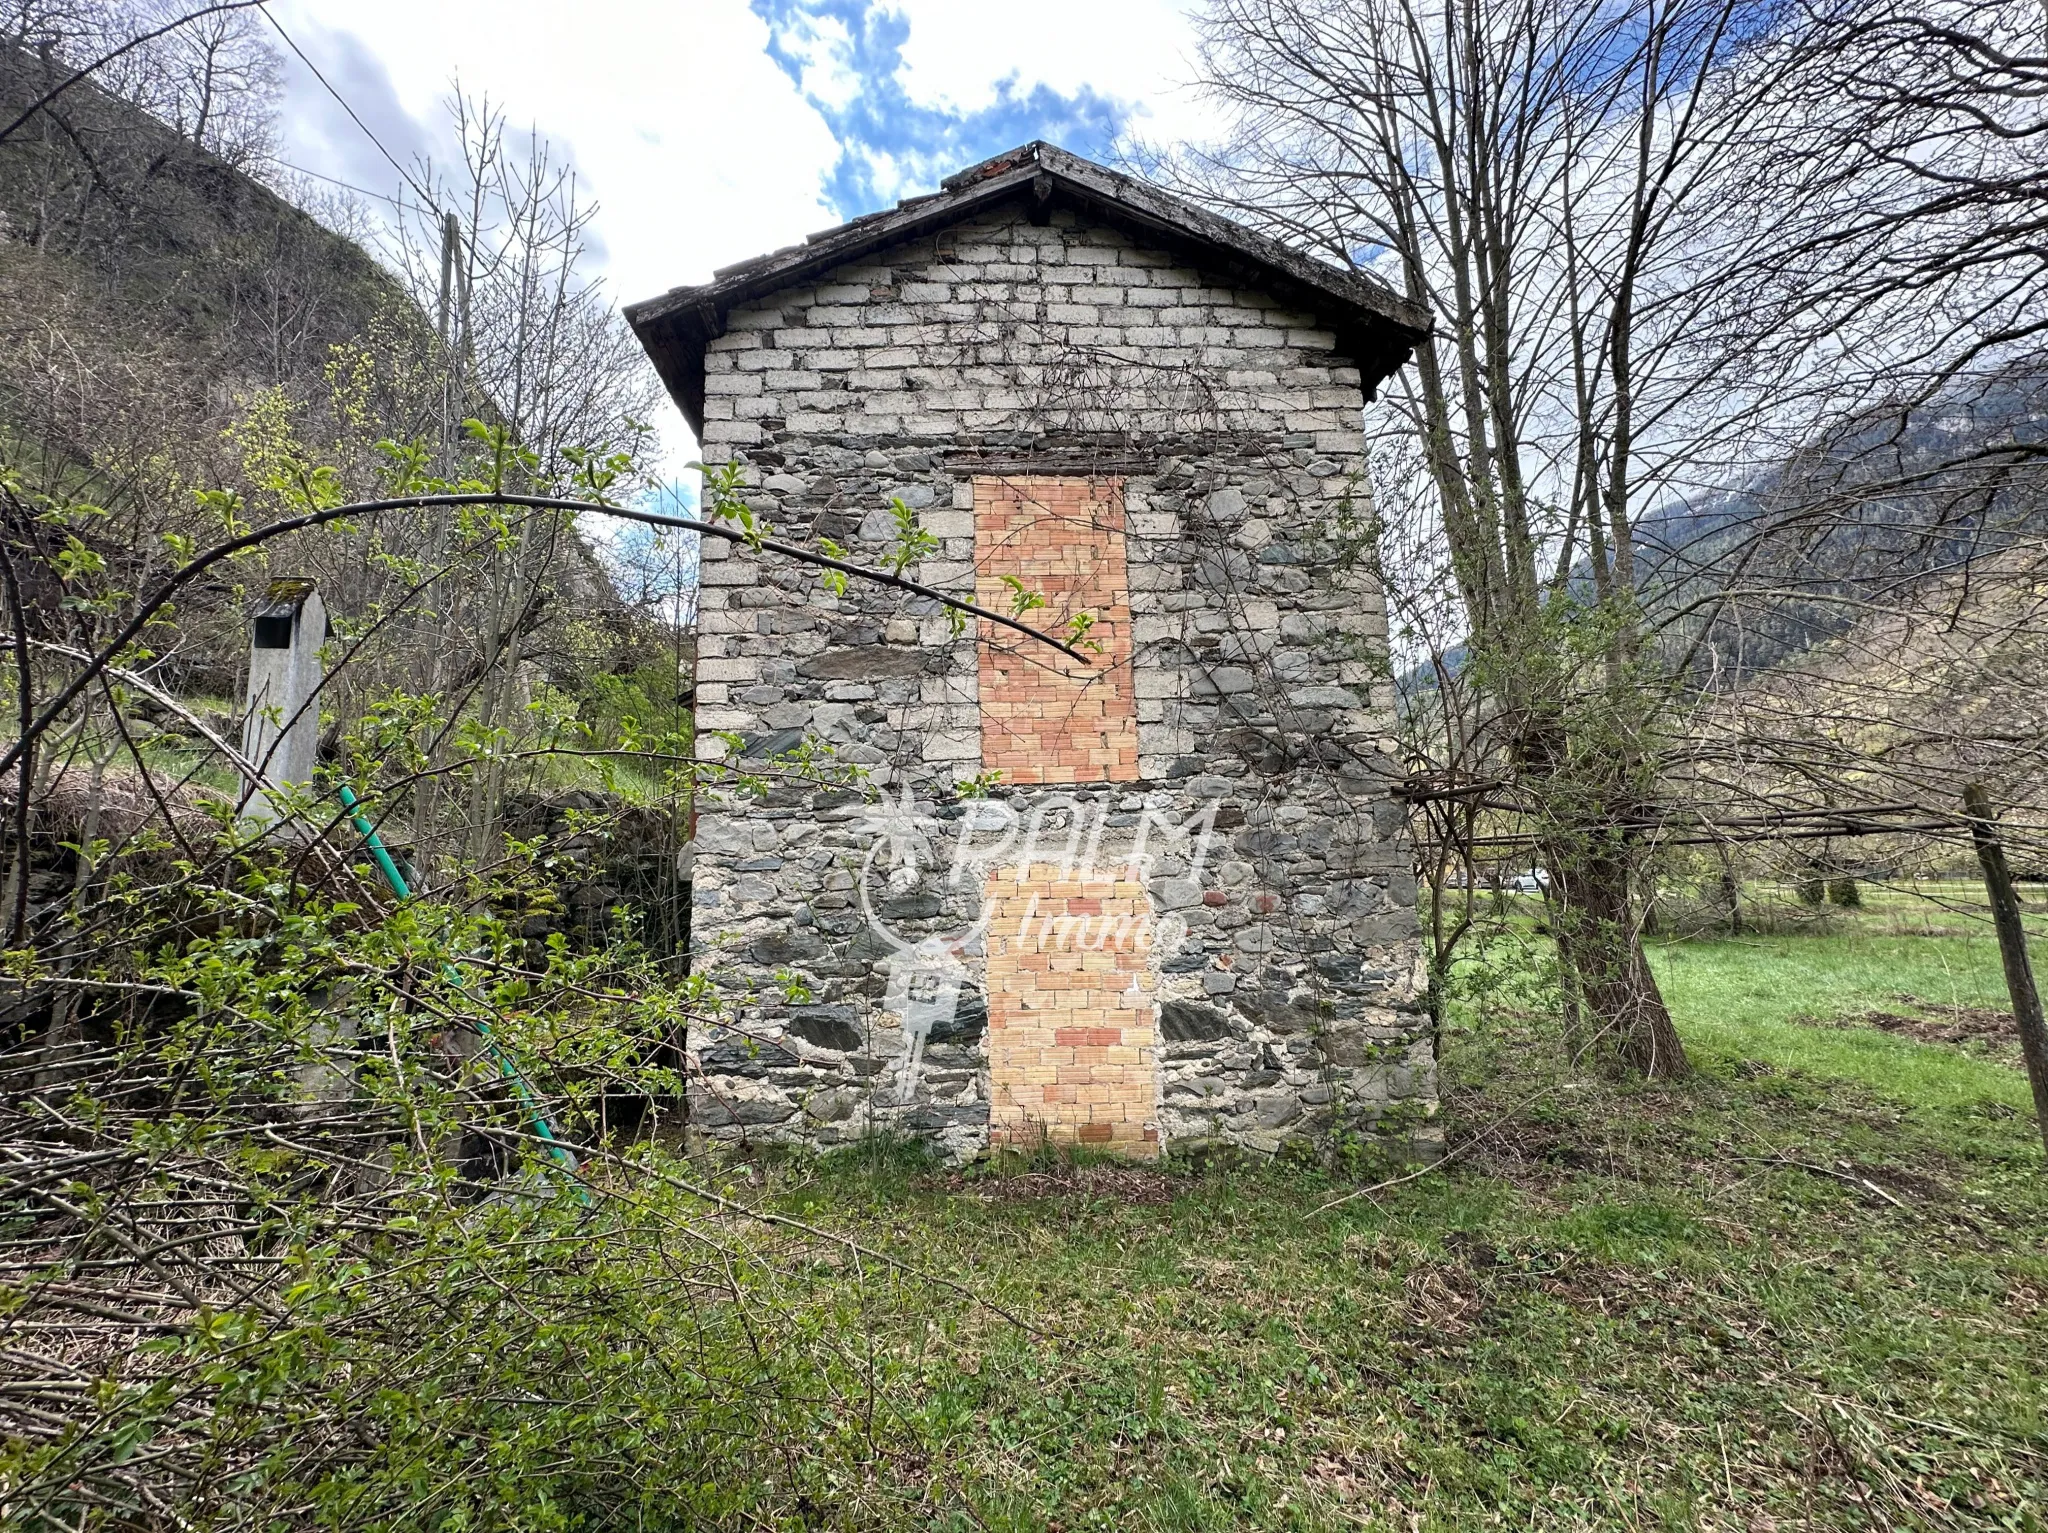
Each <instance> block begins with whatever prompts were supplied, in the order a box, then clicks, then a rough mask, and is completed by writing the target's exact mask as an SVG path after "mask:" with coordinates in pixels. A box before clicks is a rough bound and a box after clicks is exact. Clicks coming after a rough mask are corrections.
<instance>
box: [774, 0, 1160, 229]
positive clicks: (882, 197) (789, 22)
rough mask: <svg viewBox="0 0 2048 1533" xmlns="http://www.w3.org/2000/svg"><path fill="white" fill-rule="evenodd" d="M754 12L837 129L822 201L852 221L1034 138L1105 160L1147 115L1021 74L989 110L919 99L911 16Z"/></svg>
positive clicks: (831, 10) (859, 5) (799, 2)
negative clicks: (911, 66)
mask: <svg viewBox="0 0 2048 1533" xmlns="http://www.w3.org/2000/svg"><path fill="white" fill-rule="evenodd" d="M749 9H750V10H752V11H753V13H754V14H755V15H756V16H758V17H760V18H761V20H762V21H764V22H766V23H767V25H768V47H767V52H768V56H769V57H770V58H771V59H773V60H774V61H775V63H776V65H777V67H779V68H780V69H781V70H782V72H783V73H784V74H785V75H787V76H789V79H790V81H791V83H792V84H794V85H795V86H796V87H797V90H798V91H799V93H800V94H801V95H802V96H803V99H804V101H805V102H806V103H807V104H808V105H809V106H810V107H812V108H813V109H814V110H815V111H816V112H817V113H818V115H819V116H820V117H822V118H823V119H824V120H825V125H826V126H827V127H828V128H830V129H831V130H832V136H833V139H834V140H835V142H836V143H837V144H838V146H839V157H838V158H837V159H836V160H835V161H834V162H833V164H832V167H831V169H830V171H829V172H828V173H827V175H826V178H825V188H824V195H825V200H826V202H827V203H828V204H829V205H830V207H831V208H832V210H833V211H834V212H836V213H838V214H839V215H840V216H841V217H843V218H852V217H854V216H856V215H858V214H861V213H867V212H872V211H873V210H874V209H876V208H879V207H885V206H887V205H888V204H890V203H892V202H894V201H895V200H896V199H897V198H899V197H902V196H905V195H909V194H913V193H916V192H920V191H929V190H930V189H931V188H932V187H934V186H936V185H937V183H938V182H939V180H940V179H941V178H942V177H944V176H947V175H950V174H951V173H952V172H953V171H955V170H958V169H959V168H960V167H961V166H963V165H971V164H973V163H975V162H976V161H977V160H984V159H987V158H988V157H989V156H990V155H992V154H997V153H1000V152H1001V151H1002V150H1005V149H1009V148H1013V147H1015V146H1016V145H1018V144H1023V143H1028V142H1030V141H1031V140H1032V139H1035V138H1043V139H1048V140H1050V141H1052V142H1054V143H1057V144H1059V145H1060V146H1061V147H1063V148H1066V149H1071V150H1073V151H1074V152H1075V153H1076V154H1082V155H1086V156H1088V157H1089V158H1090V159H1103V158H1106V157H1107V156H1109V155H1110V154H1112V153H1114V151H1115V148H1116V145H1117V141H1118V140H1119V139H1120V138H1121V137H1122V136H1123V135H1124V133H1125V131H1126V129H1128V128H1129V127H1130V125H1131V122H1132V118H1133V117H1134V116H1135V115H1137V114H1138V112H1139V111H1140V108H1138V107H1136V106H1135V104H1134V103H1133V102H1132V101H1131V100H1130V99H1128V98H1126V97H1122V96H1119V95H1116V94H1111V93H1109V92H1108V91H1105V90H1103V89H1100V88H1098V87H1097V86H1096V85H1094V84H1091V83H1086V82H1084V83H1082V84H1080V85H1079V86H1077V87H1076V88H1074V89H1072V90H1069V91H1062V90H1058V89H1056V88H1054V87H1053V86H1051V85H1048V84H1047V83H1046V82H1045V81H1043V80H1034V81H1030V82H1026V81H1025V80H1024V79H1023V78H1022V74H1021V71H1019V70H1017V69H1012V70H1010V71H1009V72H1008V73H1007V74H1004V75H1003V76H1001V77H1000V78H998V79H997V80H995V81H994V83H993V94H992V96H991V98H990V99H989V100H988V101H987V102H986V104H983V105H977V106H972V107H962V106H958V105H955V104H952V103H950V102H946V101H943V100H940V101H925V100H920V99H918V97H917V96H916V95H915V94H914V93H913V91H912V89H911V87H910V84H909V81H908V80H907V79H906V70H905V61H904V50H905V48H906V47H907V46H908V45H909V43H910V41H911V22H910V18H909V17H908V16H907V15H905V14H904V13H903V12H901V11H899V10H896V9H893V8H892V7H891V6H890V5H888V4H887V3H885V0H752V3H751V5H750V6H749ZM999 37H1000V34H998V38H999Z"/></svg>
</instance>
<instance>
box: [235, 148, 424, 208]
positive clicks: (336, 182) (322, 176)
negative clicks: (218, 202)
mask: <svg viewBox="0 0 2048 1533" xmlns="http://www.w3.org/2000/svg"><path fill="white" fill-rule="evenodd" d="M270 158H271V163H272V164H274V165H279V166H282V167H283V168H284V169H286V170H292V171H297V172H298V173H299V174H300V175H302V176H311V177H312V178H313V179H314V180H315V181H325V182H326V183H327V184H328V185H329V186H338V187H340V188H341V189H342V190H343V191H345V192H354V193H355V194H356V195H357V196H359V197H374V198H376V199H377V201H379V202H388V203H390V204H391V205H392V206H393V207H394V208H397V209H398V210H399V212H401V213H403V212H406V211H407V210H408V209H410V208H411V207H412V204H411V203H409V202H407V201H406V200H405V199H404V198H403V197H394V196H392V195H391V194H390V193H389V192H373V191H371V190H370V189H369V188H368V187H367V186H357V185H356V184H355V183H354V182H353V181H344V180H342V179H341V178H340V177H339V176H330V175H328V174H327V173H326V172H325V171H319V170H309V169H307V168H306V167H305V166H304V165H295V164H293V163H292V162H291V161H290V160H286V159H280V158H278V157H277V156H276V155H272V156H271V157H270Z"/></svg>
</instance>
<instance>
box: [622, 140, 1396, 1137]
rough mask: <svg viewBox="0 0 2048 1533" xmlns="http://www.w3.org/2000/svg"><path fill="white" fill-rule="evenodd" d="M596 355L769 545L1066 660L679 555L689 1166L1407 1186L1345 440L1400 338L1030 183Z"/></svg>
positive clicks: (1176, 214)
mask: <svg viewBox="0 0 2048 1533" xmlns="http://www.w3.org/2000/svg"><path fill="white" fill-rule="evenodd" d="M628 316H629V318H630V320H631V322H632V324H633V326H634V329H635V330H636V331H637V333H638V334H639V336H640V338H641V340H642V342H643V343H644V344H645V346H646V347H647V350H648V352H649V354H650V355H651V356H652V357H653V359H654V361H655V364H656V366H657V367H658V368H659V369H660V372H661V375H662V377H663V379H664V380H665V382H666V383H667V385H668V388H669V390H670V392H671V393H672V394H673V395H674V397H675V399H676V401H677V403H678V404H679V405H680V406H681V407H682V409H683V412H684V413H685V415H687V416H688V418H689V420H690V423H691V425H692V426H693V427H694V428H695V429H696V431H697V433H698V435H699V438H700V439H701V441H702V443H703V451H704V458H705V461H706V463H707V464H708V465H720V464H737V465H739V466H740V468H741V471H742V474H743V480H742V482H743V483H744V485H745V486H747V489H746V491H745V495H746V501H747V504H748V506H749V507H750V508H751V509H752V510H753V511H754V513H755V514H756V515H758V516H760V517H764V518H765V519H766V520H767V521H768V522H769V523H770V524H772V527H773V529H774V532H775V535H776V536H779V537H783V538H788V539H795V540H813V541H815V542H816V543H817V544H818V545H819V546H825V544H826V540H829V542H830V544H831V545H834V546H843V547H844V548H845V549H847V550H848V551H849V552H850V554H851V556H852V557H854V558H856V559H859V560H862V561H864V562H869V563H873V562H876V561H879V560H883V559H887V558H889V557H890V556H891V553H892V550H894V551H897V552H898V553H900V554H901V555H902V556H904V557H914V558H915V562H914V563H913V564H911V565H910V566H909V568H908V569H907V571H906V573H907V574H908V575H909V576H910V577H912V578H913V579H915V580H917V581H919V582H921V583H923V584H925V585H927V586H930V587H933V588H936V589H939V590H942V591H944V592H947V593H949V594H953V595H957V596H959V597H963V598H967V599H971V600H975V601H977V602H979V603H980V604H981V605H983V606H984V607H988V608H992V609H994V610H997V611H1001V612H1004V613H1006V614H1008V613H1012V612H1018V613H1020V614H1021V617H1022V620H1023V621H1026V622H1028V623H1030V624H1032V625H1033V626H1035V627H1038V628H1040V629H1042V630H1046V631H1050V632H1055V633H1058V634H1061V635H1062V636H1065V637H1068V638H1070V639H1071V638H1074V637H1075V636H1076V635H1078V636H1079V647H1081V648H1082V649H1083V650H1084V652H1085V659H1084V660H1079V661H1077V660H1075V659H1072V658H1070V657H1069V656H1067V655H1065V654H1062V653H1061V652H1060V651H1058V650H1057V649H1055V648H1053V647H1051V646H1049V645H1047V644H1044V643H1041V642H1038V641H1036V640H1034V639H1032V638H1030V637H1028V636H1024V635H1020V634H1018V633H1015V632H1012V631H1009V630H1006V629H1002V628H999V627H997V626H995V625H993V624H990V623H988V622H986V621H978V622H970V623H967V624H966V625H965V626H964V627H962V626H959V625H957V623H956V621H955V619H954V617H953V616H952V615H950V614H949V613H948V612H947V611H946V610H944V609H943V608H942V607H940V606H938V605H937V604H935V603H933V602H932V601H931V600H930V599H929V598H922V597H917V596H914V595H906V594H904V593H902V592H898V591H891V590H886V589H880V588H876V587H871V586H866V585H863V584H862V583H861V582H859V581H854V582H852V583H851V584H849V585H847V586H846V588H845V589H844V590H843V591H842V592H836V593H835V592H834V591H833V590H831V589H830V588H828V587H821V585H820V581H819V578H818V574H817V572H816V571H815V570H808V569H804V568H800V567H797V566H795V565H792V564H789V563H787V562H783V561H778V560H776V559H774V558H773V557H770V556H765V555H764V556H757V555H756V554H754V553H753V552H751V551H750V550H749V549H748V548H747V547H745V546H744V545H742V546H736V547H735V546H728V545H725V544H723V543H720V542H717V541H715V540H709V539H707V540H706V542H705V547H704V550H703V554H704V559H703V567H702V586H701V607H700V617H699V631H698V643H699V658H698V670H697V708H698V713H697V721H698V728H699V731H700V740H701V750H702V754H703V755H704V756H705V757H706V758H708V759H711V760H715V761H719V762H721V763H723V766H722V769H721V770H722V772H723V773H724V774H726V775H724V776H723V777H721V778H720V779H719V781H718V782H717V783H715V784H714V786H712V787H711V788H710V789H708V790H707V791H706V792H705V793H704V794H703V796H702V798H701V800H700V807H699V818H698V825H697V838H696V844H695V863H694V866H695V884H694V890H695V896H694V899H695V902H694V909H693V918H692V919H693V948H692V964H693V968H694V970H695V971H696V972H699V973H703V974H706V975H708V976H710V977H711V979H712V980H713V982H714V983H715V984H716V985H717V986H718V987H719V991H720V994H721V995H722V997H723V999H724V1001H725V1003H726V1007H725V1010H724V1011H723V1012H722V1014H721V1018H722V1019H721V1021H720V1023H719V1024H718V1025H712V1024H710V1023H708V1022H707V1023H706V1024H705V1025H702V1026H700V1027H698V1028H697V1029H695V1030H694V1031H693V1033H692V1036H691V1039H690V1046H691V1051H692V1055H693V1058H694V1062H695V1064H696V1065H697V1066H699V1067H700V1074H698V1075H697V1076H696V1078H694V1079H693V1083H692V1087H691V1091H690V1098H689V1104H688V1113H689V1121H690V1125H691V1129H692V1132H693V1133H694V1134H696V1135H698V1136H701V1137H706V1138H710V1139H714V1140H720V1139H722V1140H740V1139H745V1140H750V1141H754V1142H760V1141H776V1142H789V1143H803V1144H811V1145H817V1146H829V1145H833V1144H839V1143H845V1142H848V1141H850V1140H853V1139H855V1138H858V1137H860V1136H862V1135H865V1134H869V1133H874V1132H885V1133H907V1134H912V1135H916V1136H919V1137H922V1138H926V1139H930V1140H933V1141H936V1142H937V1143H938V1144H939V1145H940V1146H942V1147H943V1148H944V1150H945V1151H946V1152H947V1153H949V1154H952V1155H955V1156H967V1155H972V1154H975V1153H978V1152H979V1151H981V1150H983V1149H985V1148H987V1147H989V1146H990V1145H1005V1144H1009V1145H1032V1144H1037V1143H1041V1142H1045V1141H1051V1142H1054V1143H1077V1144H1082V1145H1088V1144H1094V1145H1100V1146H1103V1147H1105V1148H1108V1149H1111V1150H1116V1151H1122V1152H1125V1153H1128V1154H1132V1155H1139V1156H1143V1155H1152V1154H1156V1153H1158V1152H1159V1151H1160V1149H1161V1148H1162V1147H1165V1146H1170V1145H1183V1146H1185V1145H1187V1144H1188V1143H1189V1142H1190V1141H1204V1142H1209V1143H1216V1142H1228V1143H1234V1144H1238V1145H1243V1146H1247V1147H1251V1148H1256V1149H1260V1150H1266V1151H1273V1150H1277V1149H1279V1148H1280V1147H1281V1146H1282V1144H1283V1143H1284V1142H1285V1141H1287V1140H1289V1139H1294V1138H1301V1139H1305V1140H1309V1141H1312V1142H1328V1141H1329V1140H1331V1139H1332V1138H1341V1136H1343V1135H1346V1134H1351V1133H1357V1132H1361V1131H1369V1130H1375V1129H1376V1130H1378V1131H1380V1132H1382V1133H1387V1134H1393V1135H1398V1136H1401V1137H1403V1138H1408V1139H1412V1140H1414V1141H1415V1142H1416V1143H1417V1144H1418V1145H1420V1146H1421V1147H1423V1148H1424V1149H1425V1150H1426V1149H1427V1148H1428V1146H1429V1144H1430V1141H1431V1139H1432V1137H1433V1132H1434V1131H1433V1128H1432V1124H1431V1118H1432V1115H1433V1113H1434V1109H1435V1089H1436V1088H1435V1068H1434V1065H1435V1062H1434V1056H1433V1051H1432V1041H1431V1037H1430V1030H1429V1025H1428V1020H1427V1017H1426V1015H1425V1013H1424V1011H1423V1008H1422V993H1421V955H1420V940H1419V936H1418V927H1417V921H1416V915H1415V908H1414V896H1415V885H1414V878H1413V873H1412V869H1411V863H1410V849H1409V846H1408V844H1407V842H1406V840H1405V838H1404V831H1403V816H1402V813H1401V811H1400V808H1399V805H1398V804H1397V803H1396V802H1395V800H1394V799H1393V797H1392V796H1391V794H1390V789H1391V787H1392V785H1393V783H1394V781H1395V779H1396V777H1397V775H1398V770H1399V769H1398V767H1397V766H1396V764H1395V762H1394V761H1393V760H1392V759H1391V755H1392V752H1393V750H1394V744H1393V742H1392V740H1391V739H1389V738H1388V737H1389V735H1390V734H1391V727H1390V719H1391V710H1392V708H1393V694H1392V686H1391V682H1390V680H1389V671H1388V665H1387V657H1386V653H1385V645H1386V626H1385V615H1384V609H1383V604H1382V600H1381V596H1380V592H1379V589H1378V587H1377V584H1376V581H1375V576H1374V567H1375V566H1374V557H1373V554H1374V549H1373V544H1372V538H1373V521H1372V516H1371V512H1370V506H1369V504H1368V501H1367V491H1366V485H1365V479H1364V470H1365V461H1364V453H1365V440H1364V434H1363V430H1362V427H1363V416H1362V413H1361V412H1362V410H1363V408H1364V407H1365V406H1366V404H1367V403H1368V401H1370V400H1371V398H1372V396H1373V391H1374V389H1375V388H1376V387H1377V386H1378V385H1379V384H1380V383H1381V382H1382V381H1383V380H1384V379H1385V378H1386V377H1387V376H1388V375H1389V374H1391V373H1392V372H1393V371H1394V370H1395V369H1396V368H1398V367H1399V366H1400V365H1401V364H1402V363H1403V362H1404V361H1405V360H1406V359H1407V357H1408V355H1409V353H1410V350H1411V348H1412V347H1413V346H1414V345H1415V343H1416V342H1417V341H1418V340H1419V339H1420V338H1421V336H1422V335H1423V333H1424V331H1425V328H1426V321H1425V318H1424V316H1423V315H1422V314H1421V313H1420V312H1418V311H1417V310H1416V309H1415V308H1414V307H1413V306H1411V305H1410V304H1408V303H1406V302H1405V301H1403V300H1401V299H1400V298H1398V297H1396V296H1395V295H1394V294H1393V293H1391V292H1389V291H1388V290H1386V289H1385V288H1383V287H1381V286H1380V285H1378V284H1377V283H1375V282H1372V281H1370V280H1368V279H1366V278H1364V277H1362V276H1359V275H1357V274H1355V273H1352V272H1347V271H1344V270H1341V269H1339V268H1337V267H1335V266H1331V265H1327V264H1325V263H1322V262H1320V261H1316V260H1312V259H1310V258H1308V257H1305V256H1303V255H1302V254H1300V253H1299V252H1296V251H1293V250H1291V249H1289V248H1287V247H1285V246H1283V245H1280V244H1278V243H1276V242H1273V241H1271V240H1268V239H1266V238H1264V237H1262V236H1259V235H1257V234H1254V233H1252V232H1250V231H1248V230H1246V229H1244V228H1242V227H1240V226H1238V225H1236V224H1234V223H1231V222H1229V221H1227V220H1224V219H1221V218H1218V217H1216V216H1215V215H1212V214H1210V213H1207V212H1205V211H1202V210H1200V209H1197V208H1195V207H1192V206H1190V205H1188V204H1185V203H1183V202H1181V201H1179V200H1177V199H1175V198H1172V197H1169V196H1167V195H1165V194H1163V193H1162V192H1160V191H1158V190H1157V189H1155V188H1152V187H1150V186H1147V185H1145V184H1144V183H1142V182H1138V181H1135V180H1132V179H1130V178H1128V177H1125V176H1122V175H1118V174H1116V173H1113V172H1111V171H1109V170H1106V169H1104V168H1102V167H1101V166H1098V165H1094V164H1091V163H1089V162H1087V161H1085V160H1081V159H1078V158H1076V157H1075V156H1072V155H1069V154H1066V153H1064V152H1063V151H1061V150H1058V149H1055V148H1052V147H1050V146H1047V145H1044V144H1030V145H1027V146H1025V147H1024V148H1021V149H1018V150H1015V151H1013V152H1011V153H1008V154H1004V155H1000V156H998V157H997V158H995V159H992V160H989V161H986V162H985V163H983V164H980V165H976V166H973V167H972V168H970V169H968V170H965V171H962V172H961V173H960V174H958V175H956V176H953V177H951V178H950V179H948V180H947V181H946V182H945V183H944V185H943V188H942V190H941V191H939V192H938V193H937V194H935V195H933V196H929V197H920V198H914V199H912V200H910V201H907V202H904V203H901V204H899V205H898V206H897V207H896V208H894V209H893V210H889V211H886V212H882V213H877V214H874V215H872V216H869V217H865V218H859V219H855V220H854V221H853V222H851V223H848V224H845V225H842V226H841V227H839V228H836V229H832V230H829V231H827V232H825V233H822V234H818V235H814V236H812V237H811V238H810V239H809V240H808V241H806V242H805V243H804V244H803V245H800V246H796V247H793V248H791V249H788V250H783V251H778V252H776V253H775V254H772V255H768V256H764V257H761V258H759V259H757V260H752V261H746V262H743V263H741V264H739V265H737V266H731V267H727V268H725V269H724V270H722V271H720V272H718V273H717V274H716V277H715V280H714V281H712V282H711V283H709V284H708V285H705V286H701V287H688V288H678V289H676V290H674V291H673V292H671V293H669V294H668V295H667V296H665V297H662V298H658V299H655V300H653V301H651V302H648V303H643V304H640V305H637V306H635V307H633V308H632V309H629V310H628ZM913 523H914V532H913V526H912V524H913ZM913 535H914V537H915V538H916V539H917V541H915V542H909V541H906V538H907V537H910V536H913ZM1076 619H1078V622H1077V621H1076Z"/></svg>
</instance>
